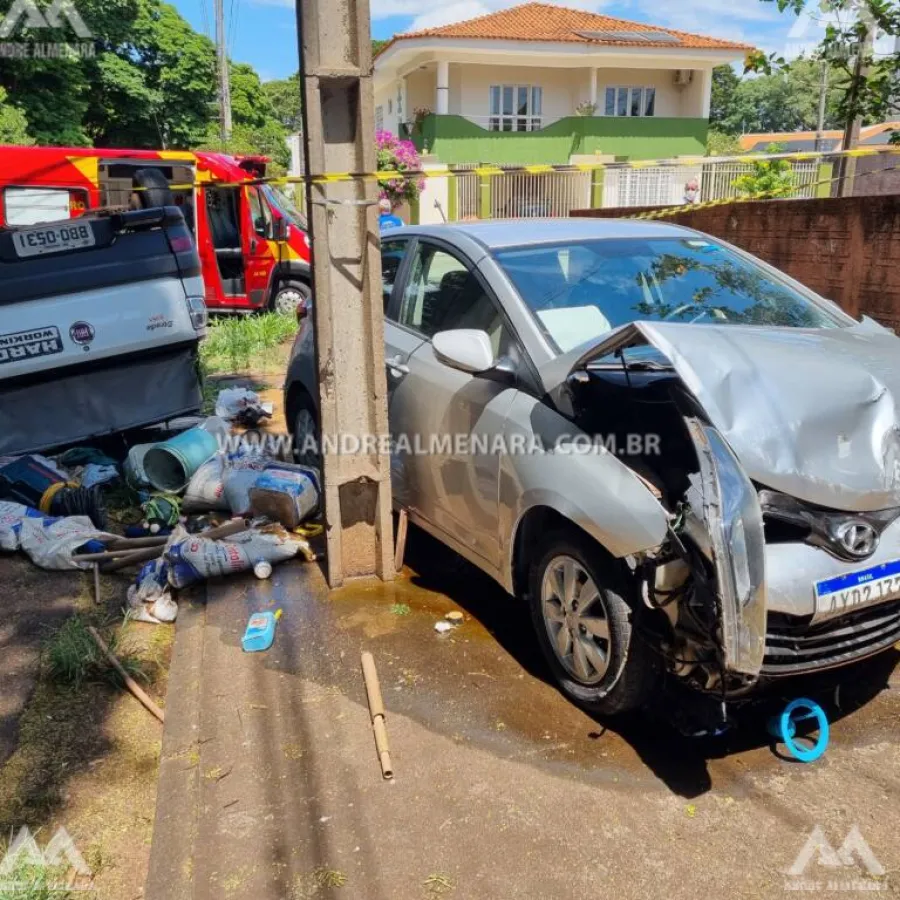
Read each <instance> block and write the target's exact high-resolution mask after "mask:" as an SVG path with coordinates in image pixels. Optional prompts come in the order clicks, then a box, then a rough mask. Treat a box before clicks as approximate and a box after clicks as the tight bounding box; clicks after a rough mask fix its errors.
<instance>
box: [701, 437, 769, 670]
mask: <svg viewBox="0 0 900 900" xmlns="http://www.w3.org/2000/svg"><path fill="white" fill-rule="evenodd" d="M687 425H688V430H689V432H690V435H691V438H692V440H693V442H694V447H695V449H696V451H697V458H698V460H699V462H700V480H701V488H702V496H703V518H704V520H705V523H706V527H707V530H708V531H709V537H710V543H711V546H712V554H713V564H714V566H715V569H716V580H717V582H718V588H719V597H720V599H721V610H720V617H721V626H722V643H723V650H724V654H725V667H726V668H727V669H729V670H730V671H733V672H741V673H743V674H745V675H758V674H759V672H760V669H761V668H762V664H763V656H764V655H765V650H766V578H765V574H766V573H765V566H766V562H765V561H766V555H765V551H766V548H765V536H764V534H763V518H762V509H761V508H760V505H759V497H758V496H757V493H756V490H755V489H754V487H753V485H752V483H751V482H750V479H749V478H748V477H747V474H746V473H745V472H744V470H743V468H742V467H741V465H740V463H739V462H738V460H737V457H736V456H735V455H734V452H733V451H732V449H731V447H729V446H728V444H727V443H726V442H725V439H724V438H723V437H722V435H721V434H719V432H718V431H717V430H716V429H715V428H713V427H712V426H711V425H707V424H705V423H703V422H701V421H699V420H698V419H688V420H687Z"/></svg>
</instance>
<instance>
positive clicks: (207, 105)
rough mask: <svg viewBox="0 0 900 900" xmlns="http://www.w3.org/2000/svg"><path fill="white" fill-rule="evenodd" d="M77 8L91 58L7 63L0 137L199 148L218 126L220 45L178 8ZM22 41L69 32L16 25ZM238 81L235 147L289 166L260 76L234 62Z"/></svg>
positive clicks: (129, 3)
mask: <svg viewBox="0 0 900 900" xmlns="http://www.w3.org/2000/svg"><path fill="white" fill-rule="evenodd" d="M38 2H39V3H44V5H46V4H45V0H38ZM78 11H79V13H80V14H81V16H82V18H83V19H84V21H85V24H86V25H87V27H88V28H89V30H90V31H91V33H92V35H93V38H94V45H95V55H94V56H93V58H90V57H89V58H71V57H70V58H61V59H40V58H38V59H6V58H4V59H0V88H4V89H6V91H7V92H8V93H9V95H10V96H11V97H14V98H15V107H10V106H9V104H8V103H4V101H3V100H2V99H0V140H8V139H7V138H5V137H4V135H5V134H6V133H7V131H9V132H10V133H11V135H12V139H15V136H16V135H18V136H19V137H20V138H22V139H23V140H25V139H27V137H28V136H30V137H31V138H33V139H34V141H35V142H37V143H38V144H49V145H57V146H91V145H95V146H110V147H126V146H128V147H139V148H151V149H155V148H160V147H161V148H197V147H199V146H200V145H201V144H203V143H204V142H207V141H208V140H209V138H210V136H211V134H214V133H216V132H217V131H218V128H217V121H218V111H217V108H216V75H215V72H216V69H215V48H214V46H213V43H212V41H210V40H209V38H207V37H206V36H205V35H202V34H198V33H197V32H195V31H194V30H193V29H192V28H191V26H190V25H189V24H188V22H187V21H186V20H185V19H184V18H182V16H181V15H180V14H179V12H178V11H177V10H176V9H175V7H174V6H172V5H171V4H169V3H166V2H164V0H78ZM15 39H16V40H29V39H37V40H40V41H48V42H50V41H59V42H71V41H72V34H71V32H69V31H68V29H67V27H64V28H59V29H53V30H52V31H51V32H47V31H46V30H42V31H41V32H40V34H39V35H36V34H31V33H29V31H28V29H18V30H17V31H16V34H15ZM232 78H233V83H232V100H233V106H234V119H235V135H234V142H233V144H234V150H235V152H242V153H264V154H266V155H268V156H271V157H273V159H275V160H276V163H277V164H278V165H282V166H286V165H287V163H288V152H287V148H286V147H285V145H284V135H285V129H284V123H283V121H282V120H280V118H279V115H278V113H277V112H276V108H275V106H274V105H273V103H272V102H271V100H270V97H269V94H268V92H267V91H266V90H264V88H263V86H262V85H261V83H260V81H259V77H258V76H257V74H256V73H255V72H254V71H253V69H252V68H251V67H250V66H247V65H245V64H236V65H233V66H232ZM16 110H18V112H19V113H20V114H22V115H24V117H25V118H24V121H23V120H21V119H19V118H18V116H16V115H15V112H16ZM26 126H27V130H26ZM17 142H21V141H17ZM276 171H277V166H276Z"/></svg>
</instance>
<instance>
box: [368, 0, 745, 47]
mask: <svg viewBox="0 0 900 900" xmlns="http://www.w3.org/2000/svg"><path fill="white" fill-rule="evenodd" d="M585 32H612V33H616V32H620V33H621V32H634V33H642V34H643V33H648V32H649V33H652V34H654V35H656V34H660V33H661V34H664V35H669V36H670V39H669V40H666V39H665V38H661V39H660V40H653V39H652V38H651V37H650V35H648V37H647V38H646V39H643V40H641V39H632V40H629V39H627V38H625V37H622V38H618V37H614V36H610V37H606V38H602V37H600V36H591V35H589V34H585ZM423 37H439V38H477V39H482V40H500V41H550V42H557V41H558V42H563V43H568V44H597V45H601V46H614V47H664V48H666V49H669V50H679V49H692V50H698V49H699V50H742V51H747V50H753V49H754V48H753V47H752V46H751V45H750V44H740V43H737V42H735V41H723V40H720V39H718V38H711V37H704V36H703V35H699V34H689V33H688V32H686V31H675V30H674V29H672V28H661V27H658V26H655V25H646V24H644V23H643V22H629V21H627V20H625V19H615V18H613V17H612V16H603V15H599V14H597V13H590V12H584V11H582V10H578V9H567V8H566V7H563V6H555V5H553V4H550V3H523V4H522V5H521V6H513V7H511V8H510V9H505V10H501V11H500V12H495V13H489V14H487V15H484V16H478V17H477V18H475V19H467V20H466V21H464V22H456V23H455V24H453V25H443V26H441V27H439V28H426V29H424V30H422V31H410V32H407V33H405V34H397V35H394V37H393V38H392V39H391V41H390V43H389V44H387V45H386V46H385V47H384V48H383V49H382V50H381V53H384V51H385V50H386V49H387V48H388V47H390V46H392V45H393V44H394V43H396V42H397V41H402V40H410V39H412V38H423ZM671 38H677V39H678V40H677V42H676V41H673V40H671ZM379 55H380V54H379Z"/></svg>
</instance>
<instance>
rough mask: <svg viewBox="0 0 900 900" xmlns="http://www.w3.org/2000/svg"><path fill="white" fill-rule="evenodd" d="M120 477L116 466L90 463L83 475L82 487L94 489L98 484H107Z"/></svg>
mask: <svg viewBox="0 0 900 900" xmlns="http://www.w3.org/2000/svg"><path fill="white" fill-rule="evenodd" d="M118 477H119V470H118V468H116V466H114V465H113V466H101V465H98V464H97V463H88V464H87V465H86V466H85V467H84V470H83V471H82V473H81V486H82V487H83V488H92V487H94V486H96V485H98V484H107V483H108V482H110V481H115V480H116V479H117V478H118Z"/></svg>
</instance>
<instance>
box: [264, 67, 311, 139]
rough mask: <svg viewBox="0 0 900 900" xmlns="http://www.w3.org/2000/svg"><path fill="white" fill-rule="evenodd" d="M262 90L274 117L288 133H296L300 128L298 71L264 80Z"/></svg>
mask: <svg viewBox="0 0 900 900" xmlns="http://www.w3.org/2000/svg"><path fill="white" fill-rule="evenodd" d="M262 87H263V92H264V93H265V95H266V97H268V100H269V103H271V104H272V109H273V110H274V112H275V117H276V118H277V119H278V121H279V122H281V124H282V125H283V126H284V127H285V129H287V132H288V133H289V134H296V133H297V132H298V131H300V130H301V128H302V120H301V116H300V73H299V72H297V73H295V74H293V75H291V76H290V78H282V79H278V80H275V81H264V82H263V86H262Z"/></svg>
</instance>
